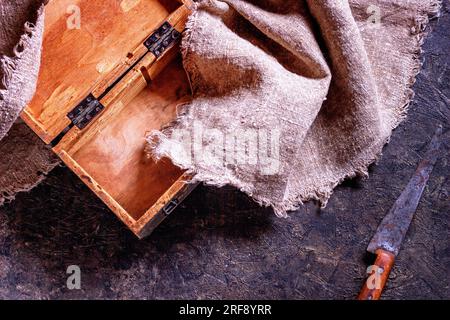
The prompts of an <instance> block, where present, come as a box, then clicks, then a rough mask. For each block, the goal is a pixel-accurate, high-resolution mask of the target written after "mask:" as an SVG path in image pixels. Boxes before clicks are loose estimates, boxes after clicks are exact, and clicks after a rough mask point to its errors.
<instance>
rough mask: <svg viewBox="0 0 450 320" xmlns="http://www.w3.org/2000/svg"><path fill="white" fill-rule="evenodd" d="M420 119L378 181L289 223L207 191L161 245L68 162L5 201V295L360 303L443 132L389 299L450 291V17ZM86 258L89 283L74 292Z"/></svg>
mask: <svg viewBox="0 0 450 320" xmlns="http://www.w3.org/2000/svg"><path fill="white" fill-rule="evenodd" d="M432 29H433V31H432V33H431V35H430V36H429V37H428V38H427V41H426V44H425V50H424V51H425V52H424V54H423V58H424V61H425V64H424V68H423V71H422V73H421V74H420V76H419V77H418V82H417V83H416V85H415V91H416V99H415V101H414V103H413V104H412V106H411V108H410V112H409V117H408V120H407V121H405V122H404V123H403V124H402V125H401V126H400V127H399V128H398V129H397V130H396V131H395V133H394V135H393V137H392V140H391V143H390V144H389V145H388V146H387V147H386V148H385V150H384V155H383V157H382V159H381V160H380V161H379V163H378V165H374V166H372V169H371V177H370V179H369V180H364V181H360V180H353V181H348V182H346V183H344V185H343V186H341V187H339V188H338V189H337V190H336V192H335V194H334V196H333V197H332V198H331V201H330V203H329V205H328V207H327V208H326V209H325V210H319V209H318V207H317V205H316V204H313V203H309V204H307V205H306V206H305V207H304V208H302V209H301V210H299V211H297V212H294V213H292V214H291V216H290V218H288V219H279V218H276V217H275V216H274V214H273V213H272V212H271V210H269V209H261V208H259V207H258V206H257V205H255V204H254V203H252V202H251V201H250V200H249V199H248V198H247V197H246V196H244V195H242V194H240V193H239V192H237V191H236V190H233V189H230V188H223V189H210V188H206V187H200V188H198V189H197V190H196V191H195V192H194V193H193V194H192V195H191V196H190V197H189V198H188V200H187V201H186V202H184V204H183V205H182V207H181V208H179V209H177V210H176V211H175V212H174V214H173V215H172V216H171V217H169V218H168V219H167V220H166V221H165V222H164V223H163V224H162V225H161V226H160V227H159V228H158V229H157V231H156V232H155V233H154V234H153V235H152V236H151V237H149V238H148V239H146V240H143V241H139V240H137V239H136V238H135V237H134V236H133V235H132V234H131V233H130V232H129V231H128V230H127V229H126V228H125V227H124V226H123V225H122V224H121V223H120V222H119V221H118V220H117V219H116V218H115V216H114V215H113V214H112V213H111V212H110V211H109V210H108V209H107V208H106V207H105V206H104V205H103V204H102V202H101V201H100V200H98V199H97V198H96V197H95V196H94V195H93V194H92V193H91V192H90V191H89V190H88V189H87V187H85V186H84V185H83V183H81V182H80V181H79V180H78V179H77V178H76V177H75V176H74V175H73V174H72V173H71V172H70V171H69V170H68V169H66V168H58V169H56V170H55V171H53V172H52V173H51V174H50V176H49V177H48V179H47V180H46V181H45V182H44V183H43V184H41V185H40V186H39V187H38V188H36V189H35V190H33V191H32V192H30V193H27V194H20V195H19V196H18V197H17V199H16V200H15V201H14V202H12V203H10V204H8V205H6V206H5V207H3V208H0V298H5V299H12V298H19V299H27V298H33V299H72V298H82V299H84V298H93V299H116V298H119V299H125V298H137V299H206V298H218V299H335V298H339V299H353V298H354V297H355V296H356V294H357V293H358V291H359V289H360V287H361V285H362V283H363V281H364V274H365V269H366V267H367V264H368V263H369V262H370V260H369V257H368V256H367V255H365V248H366V246H367V244H368V242H369V240H370V238H371V236H372V235H373V233H374V232H375V230H376V228H377V225H378V223H379V222H380V221H381V219H382V218H383V216H384V215H385V214H386V212H387V211H388V210H389V208H390V206H391V205H392V204H393V202H394V201H395V199H396V198H397V197H398V196H399V195H400V193H401V191H402V189H403V188H404V187H405V185H406V183H407V181H408V180H409V178H410V176H411V175H412V174H413V172H414V170H415V167H416V165H417V163H418V162H419V160H420V158H421V156H422V155H423V153H424V151H425V147H426V145H427V143H428V141H429V139H430V138H431V136H432V135H433V132H434V130H435V128H436V126H437V125H438V124H439V123H441V124H443V126H444V132H445V137H444V139H445V143H444V146H443V148H442V157H441V158H440V160H439V161H438V163H437V165H436V167H435V170H434V172H433V174H432V176H431V179H430V182H429V185H428V187H427V189H426V191H425V193H424V196H423V198H422V201H421V203H420V205H419V208H418V211H417V213H416V217H415V219H414V221H413V224H412V226H411V228H410V230H409V232H408V235H407V238H406V240H405V242H404V246H403V250H402V251H401V252H400V255H399V256H398V260H397V263H396V265H395V268H394V270H393V272H392V274H391V277H390V280H389V283H388V286H387V289H386V291H385V293H384V296H383V297H384V298H385V299H421V298H425V299H449V298H450V289H449V284H450V229H449V221H450V201H449V192H450V190H449V172H450V171H449V168H450V164H449V156H448V155H449V146H450V125H449V120H450V110H449V95H450V87H449V80H450V74H449V64H450V58H449V52H450V35H449V29H450V15H449V4H448V2H445V5H444V11H443V16H442V17H441V18H440V19H439V21H434V22H433V23H432ZM71 264H76V265H79V266H80V268H81V270H82V280H81V281H82V289H81V290H74V291H70V290H68V289H67V288H66V277H67V275H66V273H65V271H66V268H67V266H69V265H71Z"/></svg>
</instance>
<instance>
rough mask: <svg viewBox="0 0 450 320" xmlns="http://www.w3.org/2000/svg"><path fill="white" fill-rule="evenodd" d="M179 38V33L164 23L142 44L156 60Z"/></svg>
mask: <svg viewBox="0 0 450 320" xmlns="http://www.w3.org/2000/svg"><path fill="white" fill-rule="evenodd" d="M180 36H181V33H180V32H178V31H177V30H176V29H175V28H174V27H172V25H171V24H170V23H169V22H167V21H166V22H164V23H163V25H162V26H161V27H159V28H158V29H157V30H156V31H155V32H154V33H153V34H152V35H151V36H150V37H149V38H148V39H147V40H146V41H145V42H144V45H145V46H146V47H147V49H148V50H149V51H150V52H151V53H153V54H154V55H155V57H156V58H159V57H160V56H162V54H163V53H164V52H165V51H166V50H167V49H169V48H170V47H171V46H172V45H173V44H174V43H175V42H176V41H177V40H178V39H179V38H180Z"/></svg>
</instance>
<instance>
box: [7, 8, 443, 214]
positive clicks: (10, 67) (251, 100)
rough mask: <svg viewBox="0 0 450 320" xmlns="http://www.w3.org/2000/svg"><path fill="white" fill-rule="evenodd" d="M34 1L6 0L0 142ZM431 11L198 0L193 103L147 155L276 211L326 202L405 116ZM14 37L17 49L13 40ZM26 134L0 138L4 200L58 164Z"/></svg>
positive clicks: (189, 49)
mask: <svg viewBox="0 0 450 320" xmlns="http://www.w3.org/2000/svg"><path fill="white" fill-rule="evenodd" d="M32 2H36V1H31V0H29V1H25V0H21V1H15V2H14V4H12V3H10V1H3V0H0V19H1V27H0V30H1V31H0V37H1V38H0V41H1V46H0V53H1V54H2V55H4V56H3V57H2V73H3V78H4V79H3V81H2V86H3V88H1V90H2V91H1V97H0V98H1V100H0V138H1V137H2V136H3V135H4V134H5V131H6V129H8V128H9V127H10V125H11V123H12V121H13V119H14V118H15V117H16V116H17V114H18V111H19V110H20V109H21V108H22V107H23V106H24V105H25V103H24V102H25V101H28V100H29V98H30V92H31V90H32V89H33V88H34V85H35V84H34V80H35V79H36V66H37V65H38V61H39V54H38V50H36V48H37V46H38V45H39V44H40V41H41V39H40V38H41V35H42V15H41V14H40V13H41V12H40V11H39V10H40V9H39V6H37V5H36V4H33V5H32V4H31V3H32ZM24 8H25V9H24ZM30 8H33V10H34V11H32V10H30ZM438 10H439V1H438V0H408V1H405V0H403V1H400V0H350V1H346V0H322V1H318V0H307V1H305V0H303V1H302V0H260V1H257V0H245V1H244V0H223V1H210V0H207V1H200V2H199V3H198V7H197V10H196V12H195V13H194V14H193V15H192V16H191V18H190V20H189V22H188V30H187V32H186V33H185V35H184V38H183V57H184V64H185V69H186V71H187V73H188V75H189V77H190V80H191V84H192V89H193V94H194V99H193V101H192V102H191V103H189V104H187V105H184V106H183V107H182V108H180V116H179V118H178V121H177V122H176V123H173V124H171V125H170V126H169V127H167V128H166V129H165V130H163V133H161V132H154V133H153V134H152V135H150V136H149V138H148V147H149V148H148V150H149V153H150V154H151V156H154V157H156V158H159V157H162V156H168V157H170V158H171V159H172V160H173V162H174V163H176V164H177V165H179V166H181V167H183V168H185V169H187V170H189V171H191V172H192V173H195V179H197V180H199V181H203V182H206V183H209V184H212V185H218V186H221V185H225V184H230V185H233V186H235V187H237V188H239V189H240V190H242V191H244V192H246V193H247V194H249V195H250V196H251V197H252V198H253V199H255V201H257V202H259V203H260V204H263V205H270V206H272V207H273V208H274V210H275V212H276V213H277V214H279V215H285V214H286V212H287V211H288V210H292V209H295V208H296V207H297V206H298V205H300V204H301V203H302V202H304V201H306V200H310V199H317V200H319V201H321V202H322V204H326V202H327V200H328V198H329V197H330V195H331V193H332V190H333V189H334V188H335V187H336V186H337V185H338V184H339V183H340V182H341V181H343V180H344V179H345V178H347V177H353V176H355V175H367V168H368V166H369V165H370V164H371V163H373V162H374V161H376V160H377V159H378V157H379V156H380V154H381V151H382V147H383V145H384V144H385V143H387V142H388V140H389V137H390V135H391V132H392V130H393V129H394V128H395V127H396V126H397V125H398V124H399V123H400V121H401V120H402V119H403V118H404V117H405V114H406V110H407V106H408V104H409V102H410V101H411V99H412V96H413V92H412V90H411V89H410V88H411V86H412V84H413V82H414V78H415V75H416V74H417V73H418V72H419V70H420V60H419V55H420V46H421V43H422V40H423V35H424V29H425V27H426V25H427V23H428V18H429V17H430V16H431V15H435V14H437V13H438ZM36 12H37V13H36ZM30 14H31V15H30ZM26 21H28V23H25V22H26ZM23 26H25V31H24V27H23ZM18 30H20V31H21V32H18ZM23 32H25V33H24V34H23V35H22V36H20V35H19V34H20V33H23ZM18 42H20V45H19V46H20V48H21V50H20V51H21V52H17V50H16V51H14V50H11V49H8V48H13V47H14V45H15V44H17V43H18ZM30 59H31V60H32V61H33V62H32V63H31V64H30V61H31V60H30ZM24 77H25V79H26V80H25V81H24ZM24 132H26V130H25V127H24V126H23V125H20V124H19V125H18V126H17V127H16V128H15V130H13V131H12V132H11V134H10V135H9V136H8V137H6V138H5V139H4V140H3V141H2V142H1V143H0V202H1V201H2V200H1V199H2V194H3V198H5V197H6V198H12V197H13V195H14V193H15V192H17V191H19V190H22V189H27V188H29V187H30V186H33V185H34V184H35V183H36V182H37V181H39V180H40V179H42V176H43V175H44V174H45V173H46V172H47V171H48V170H50V169H51V168H52V167H53V166H54V165H55V163H56V162H55V159H54V158H53V157H52V156H51V155H50V153H49V152H48V150H47V149H46V148H45V147H44V146H43V145H42V144H40V143H39V142H38V141H37V140H36V139H33V138H31V136H32V135H30V134H24ZM255 141H256V142H255ZM255 143H256V144H255ZM143 192H145V190H143Z"/></svg>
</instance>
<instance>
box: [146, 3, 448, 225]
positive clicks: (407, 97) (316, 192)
mask: <svg viewBox="0 0 450 320" xmlns="http://www.w3.org/2000/svg"><path fill="white" fill-rule="evenodd" d="M441 7H442V0H433V1H432V2H431V3H430V5H429V6H426V7H424V8H423V9H422V11H421V12H420V15H419V16H418V17H417V18H416V19H415V20H412V23H411V33H410V37H412V38H414V39H415V45H414V46H413V47H412V48H411V52H410V54H411V59H412V61H413V63H412V64H411V68H410V70H409V72H408V73H409V74H410V77H409V78H410V80H409V83H408V87H406V88H405V89H404V91H405V93H404V99H403V103H401V104H400V105H399V106H398V107H397V108H395V109H394V111H393V113H394V118H395V121H393V123H392V124H390V132H391V134H392V131H393V130H395V129H396V128H397V127H398V126H399V125H400V124H401V123H402V121H403V120H405V118H406V117H407V113H408V109H409V106H410V104H411V102H412V101H413V99H414V91H413V89H412V87H413V85H414V83H415V82H416V77H417V75H418V74H419V73H420V70H421V67H422V61H421V55H422V45H423V43H424V40H425V37H426V35H427V34H428V32H429V28H428V26H429V22H430V20H431V19H434V18H437V17H439V14H440V10H441ZM196 21H197V13H196V12H195V11H194V13H193V14H192V15H191V17H190V18H189V20H188V22H187V25H186V30H185V35H184V38H183V43H182V55H183V63H184V66H185V69H189V70H191V71H192V70H195V68H188V66H191V65H192V64H193V63H194V62H193V61H192V59H191V58H190V56H189V47H190V45H191V33H192V30H194V29H195V26H196ZM188 75H189V81H190V84H191V88H192V87H193V84H195V82H196V79H197V77H198V75H197V74H196V73H195V72H190V73H189V74H188ZM184 106H185V105H181V106H179V108H180V110H183V109H184ZM184 115H185V112H180V114H179V115H178V118H177V119H176V120H175V121H174V122H172V123H170V124H169V125H168V126H166V127H165V128H163V129H162V130H161V131H153V132H151V133H150V134H149V135H148V137H147V149H146V151H147V154H148V155H149V156H150V157H152V158H153V159H155V160H159V159H161V158H164V157H169V158H170V159H171V160H172V162H173V163H174V164H175V165H177V166H179V167H181V168H182V169H184V170H186V171H187V173H189V174H190V175H191V176H194V178H193V181H192V182H193V183H197V182H203V183H204V184H206V185H211V186H216V187H222V186H224V185H225V184H226V183H224V182H223V181H222V179H221V178H220V177H217V178H216V179H211V177H208V179H207V181H205V180H204V178H203V177H201V176H199V175H198V173H197V172H196V171H195V168H193V167H184V166H183V164H182V163H178V162H177V159H174V158H173V157H170V155H169V154H167V153H166V151H164V150H162V149H160V148H159V146H160V145H161V142H162V141H164V142H168V141H169V140H168V139H167V134H169V133H170V132H171V129H172V128H173V127H174V126H175V125H176V124H177V123H179V122H181V119H182V118H183V116H184ZM391 134H389V135H388V137H386V138H385V139H384V140H383V141H382V142H379V143H376V144H375V145H373V146H372V147H371V148H369V149H368V152H367V153H368V154H369V155H371V156H367V155H365V156H364V158H360V159H356V160H355V161H352V163H351V168H349V169H348V170H346V171H347V172H346V173H344V174H342V175H341V177H340V178H338V179H335V180H332V181H327V182H324V183H323V184H322V185H321V186H314V187H312V188H310V189H309V190H307V191H306V192H303V193H302V194H300V195H297V196H295V197H290V198H288V199H285V201H284V202H283V204H279V203H272V201H270V200H269V199H267V198H264V197H258V196H255V195H254V194H253V193H252V192H251V190H249V189H248V188H245V187H240V186H239V185H233V186H234V187H237V188H238V189H239V190H240V191H242V192H244V193H246V194H247V195H249V196H250V197H251V198H252V199H253V200H254V201H255V202H257V203H258V204H259V205H261V206H265V207H269V206H270V207H272V208H273V209H274V211H275V213H276V214H277V215H278V216H281V217H287V213H286V212H288V211H294V210H297V209H298V208H299V207H300V206H301V205H303V204H304V203H305V202H307V201H311V200H314V201H318V202H319V203H320V204H321V207H322V208H323V207H325V206H326V205H327V203H328V201H329V199H330V197H331V196H332V194H333V190H334V189H335V188H336V187H337V186H338V185H340V184H341V183H342V182H343V181H345V180H347V179H353V178H356V177H362V178H367V177H368V176H369V172H368V168H369V166H370V165H372V164H373V163H377V162H378V161H379V159H380V158H381V157H382V154H383V153H382V151H383V148H384V146H385V145H386V144H388V143H389V142H390V137H391Z"/></svg>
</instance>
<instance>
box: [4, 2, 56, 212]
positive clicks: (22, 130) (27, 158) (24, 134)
mask: <svg viewBox="0 0 450 320" xmlns="http://www.w3.org/2000/svg"><path fill="white" fill-rule="evenodd" d="M43 3H44V1H37V0H15V1H9V0H0V140H1V141H0V205H2V204H3V203H4V201H5V200H11V199H13V198H14V195H15V194H16V193H17V192H19V191H27V190H30V189H31V188H32V187H34V186H35V185H36V184H37V183H39V182H40V181H42V179H43V178H44V177H45V174H46V173H47V172H48V171H50V170H51V169H52V168H54V167H55V165H57V163H58V160H57V159H56V158H55V156H54V155H53V154H52V151H51V150H49V149H48V148H47V147H46V146H45V145H44V144H43V143H42V142H41V140H40V139H39V138H38V137H37V136H36V135H35V134H34V133H33V132H32V131H31V130H30V129H29V128H28V127H27V126H26V125H25V124H24V123H22V122H20V121H16V119H17V118H18V116H19V114H20V112H21V111H22V109H23V108H24V107H25V106H26V104H27V103H28V102H29V100H30V99H31V98H32V97H33V94H34V91H35V89H36V79H37V75H38V71H39V64H40V56H41V55H40V53H41V44H42V33H43V28H44V20H43V19H44V15H43Z"/></svg>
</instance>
